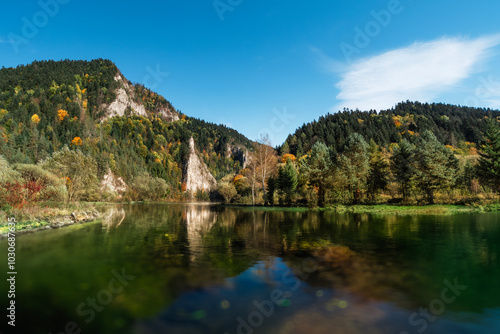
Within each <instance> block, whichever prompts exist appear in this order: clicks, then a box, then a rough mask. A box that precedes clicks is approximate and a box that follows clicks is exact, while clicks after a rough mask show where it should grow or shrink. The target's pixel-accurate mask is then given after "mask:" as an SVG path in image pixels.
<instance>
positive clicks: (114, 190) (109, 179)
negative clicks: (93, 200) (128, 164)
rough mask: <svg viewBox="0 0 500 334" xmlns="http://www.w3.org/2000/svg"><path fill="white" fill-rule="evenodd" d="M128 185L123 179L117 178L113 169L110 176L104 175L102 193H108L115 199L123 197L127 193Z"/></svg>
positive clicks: (109, 173) (109, 171) (109, 172)
mask: <svg viewBox="0 0 500 334" xmlns="http://www.w3.org/2000/svg"><path fill="white" fill-rule="evenodd" d="M127 188H128V187H127V184H126V183H125V181H123V179H122V178H121V177H116V175H115V174H113V172H111V169H109V170H108V174H106V175H104V178H103V179H102V181H101V192H107V193H110V194H111V195H113V196H114V197H121V196H122V195H123V193H125V191H127Z"/></svg>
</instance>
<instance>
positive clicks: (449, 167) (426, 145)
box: [415, 131, 458, 204]
mask: <svg viewBox="0 0 500 334" xmlns="http://www.w3.org/2000/svg"><path fill="white" fill-rule="evenodd" d="M415 161H416V165H417V178H416V180H417V185H418V187H419V188H420V189H421V190H422V191H423V192H424V193H425V194H426V197H427V201H428V203H429V204H434V194H435V192H436V191H437V190H442V189H446V188H449V187H451V186H453V185H454V184H455V182H456V180H457V175H458V159H457V158H456V157H455V156H454V155H453V152H452V151H451V150H450V149H448V148H447V147H445V146H444V145H443V144H441V143H440V142H439V141H438V139H437V138H436V136H435V135H434V134H433V133H432V132H430V131H425V132H424V133H423V134H422V137H421V140H420V142H419V144H418V146H417V149H416V152H415Z"/></svg>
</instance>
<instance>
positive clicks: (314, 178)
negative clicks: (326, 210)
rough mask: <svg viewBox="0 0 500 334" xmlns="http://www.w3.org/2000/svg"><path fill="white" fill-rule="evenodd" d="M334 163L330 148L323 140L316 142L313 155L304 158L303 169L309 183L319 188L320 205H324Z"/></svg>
mask: <svg viewBox="0 0 500 334" xmlns="http://www.w3.org/2000/svg"><path fill="white" fill-rule="evenodd" d="M332 167H333V164H332V162H331V161H330V149H329V148H328V146H326V145H325V144H323V143H322V142H316V143H315V144H314V145H313V147H312V151H311V155H310V156H309V157H308V158H307V159H304V160H302V165H301V170H302V171H303V173H304V175H305V177H306V179H307V180H309V185H311V186H313V187H315V188H317V190H318V205H319V206H324V203H325V194H326V188H327V187H328V184H329V183H330V181H331V174H332Z"/></svg>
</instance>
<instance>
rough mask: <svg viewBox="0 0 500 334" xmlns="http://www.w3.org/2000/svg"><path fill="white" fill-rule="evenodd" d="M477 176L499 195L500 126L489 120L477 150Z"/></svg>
mask: <svg viewBox="0 0 500 334" xmlns="http://www.w3.org/2000/svg"><path fill="white" fill-rule="evenodd" d="M479 154H480V156H481V157H480V159H479V165H478V171H479V176H480V178H481V181H482V182H483V184H486V185H488V186H490V187H491V188H492V189H493V191H495V192H496V193H497V194H498V196H499V197H500V128H499V127H498V126H497V125H495V124H494V123H493V122H490V124H489V126H488V129H487V131H486V132H485V134H484V139H483V145H482V148H481V151H480V152H479Z"/></svg>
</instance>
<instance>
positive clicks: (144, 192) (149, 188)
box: [126, 172, 169, 201]
mask: <svg viewBox="0 0 500 334" xmlns="http://www.w3.org/2000/svg"><path fill="white" fill-rule="evenodd" d="M168 190H169V189H168V186H167V182H165V180H164V179H161V178H158V177H152V176H151V175H149V173H147V172H144V173H142V174H139V175H137V176H136V177H135V178H134V179H133V180H132V182H131V183H130V185H129V188H128V190H127V193H126V197H128V198H129V199H130V200H133V201H147V200H150V201H155V200H158V199H160V198H163V197H165V196H166V195H167V194H168Z"/></svg>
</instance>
